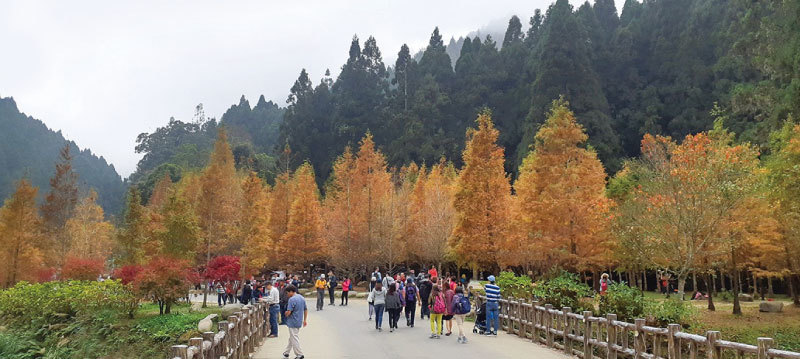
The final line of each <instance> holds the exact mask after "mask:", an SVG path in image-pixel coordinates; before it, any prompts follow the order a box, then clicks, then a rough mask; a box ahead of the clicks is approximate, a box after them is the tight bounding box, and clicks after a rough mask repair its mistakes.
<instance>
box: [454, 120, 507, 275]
mask: <svg viewBox="0 0 800 359" xmlns="http://www.w3.org/2000/svg"><path fill="white" fill-rule="evenodd" d="M477 124H478V128H477V129H472V128H471V129H469V130H467V145H466V149H464V154H463V159H464V167H463V169H462V170H461V173H460V174H459V176H458V183H457V185H456V193H455V200H454V206H455V210H456V225H455V228H454V229H453V234H452V235H451V236H450V239H449V243H450V246H451V247H452V248H453V249H454V251H455V254H456V255H457V257H458V260H459V261H460V262H461V263H463V264H467V265H469V266H471V267H472V270H473V278H477V277H478V268H480V267H482V266H491V265H494V264H495V263H496V261H497V256H496V255H497V249H498V246H499V245H501V244H502V243H503V241H504V240H505V238H506V236H508V235H509V233H510V231H509V227H510V226H509V224H508V223H509V222H510V219H511V185H510V184H509V179H508V176H507V175H506V172H505V170H504V168H503V162H504V155H503V148H501V147H499V146H498V145H497V136H498V134H499V133H498V131H497V129H495V128H494V124H493V123H492V118H491V115H490V113H489V112H488V111H484V112H483V113H481V114H480V115H479V116H478V119H477Z"/></svg>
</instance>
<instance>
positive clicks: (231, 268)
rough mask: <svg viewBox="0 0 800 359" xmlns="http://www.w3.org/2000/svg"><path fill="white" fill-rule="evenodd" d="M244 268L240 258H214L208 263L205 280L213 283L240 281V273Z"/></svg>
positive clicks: (204, 272)
mask: <svg viewBox="0 0 800 359" xmlns="http://www.w3.org/2000/svg"><path fill="white" fill-rule="evenodd" d="M241 269H242V266H241V264H240V262H239V257H234V256H219V257H214V258H212V259H211V261H210V262H208V266H206V269H205V271H203V278H205V279H208V280H213V281H231V280H236V279H239V271H240V270H241Z"/></svg>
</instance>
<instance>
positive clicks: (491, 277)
mask: <svg viewBox="0 0 800 359" xmlns="http://www.w3.org/2000/svg"><path fill="white" fill-rule="evenodd" d="M486 279H488V280H489V281H490V282H494V276H493V275H490V276H489V278H486Z"/></svg>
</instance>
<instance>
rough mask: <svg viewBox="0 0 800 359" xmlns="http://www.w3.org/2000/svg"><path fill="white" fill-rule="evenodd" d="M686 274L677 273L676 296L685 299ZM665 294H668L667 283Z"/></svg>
mask: <svg viewBox="0 0 800 359" xmlns="http://www.w3.org/2000/svg"><path fill="white" fill-rule="evenodd" d="M687 277H688V275H687V274H681V275H678V296H679V297H681V300H686V279H687ZM667 293H668V294H667V295H669V284H667Z"/></svg>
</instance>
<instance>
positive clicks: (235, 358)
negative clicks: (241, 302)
mask: <svg viewBox="0 0 800 359" xmlns="http://www.w3.org/2000/svg"><path fill="white" fill-rule="evenodd" d="M217 325H218V326H219V331H218V332H216V333H214V332H205V333H203V337H202V338H199V337H198V338H191V339H189V345H173V346H172V348H171V352H170V354H169V356H168V358H172V359H220V358H224V359H244V358H249V357H250V354H251V353H253V352H255V350H256V349H257V348H258V346H259V344H260V343H261V341H262V340H263V339H264V338H266V336H267V334H268V331H269V307H268V306H267V305H266V304H264V303H262V302H258V303H256V304H255V305H252V306H244V307H243V308H242V311H240V312H236V313H233V315H231V316H229V317H228V320H226V321H221V322H219V323H217Z"/></svg>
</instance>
